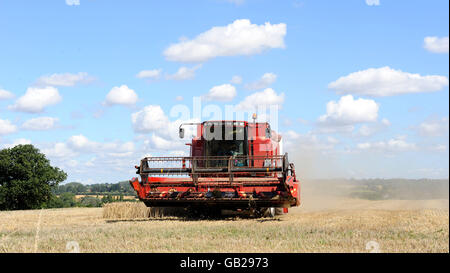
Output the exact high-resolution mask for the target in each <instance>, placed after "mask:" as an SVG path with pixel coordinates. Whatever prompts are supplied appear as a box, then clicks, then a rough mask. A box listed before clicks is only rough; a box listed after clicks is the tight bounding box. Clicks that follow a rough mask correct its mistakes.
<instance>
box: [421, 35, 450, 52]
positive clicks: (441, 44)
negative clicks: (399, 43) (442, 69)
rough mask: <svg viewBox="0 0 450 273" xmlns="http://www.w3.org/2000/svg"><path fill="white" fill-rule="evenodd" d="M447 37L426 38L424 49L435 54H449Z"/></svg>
mask: <svg viewBox="0 0 450 273" xmlns="http://www.w3.org/2000/svg"><path fill="white" fill-rule="evenodd" d="M448 42H449V40H448V36H447V37H436V36H433V37H425V39H424V43H423V47H424V48H425V49H426V50H428V51H430V52H433V53H448Z"/></svg>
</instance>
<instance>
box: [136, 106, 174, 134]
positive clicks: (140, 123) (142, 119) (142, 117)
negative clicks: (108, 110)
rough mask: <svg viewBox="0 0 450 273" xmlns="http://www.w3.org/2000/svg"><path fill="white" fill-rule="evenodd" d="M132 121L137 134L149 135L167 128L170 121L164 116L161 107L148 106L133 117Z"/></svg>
mask: <svg viewBox="0 0 450 273" xmlns="http://www.w3.org/2000/svg"><path fill="white" fill-rule="evenodd" d="M131 121H132V123H133V128H134V131H135V132H139V133H149V132H154V131H157V130H161V129H164V128H167V124H168V123H169V119H168V118H167V116H166V115H165V114H164V111H163V110H162V108H161V106H159V105H148V106H146V107H144V108H143V109H142V110H140V111H138V112H136V113H133V114H132V115H131Z"/></svg>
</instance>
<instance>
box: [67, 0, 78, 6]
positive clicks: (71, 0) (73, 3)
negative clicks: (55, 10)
mask: <svg viewBox="0 0 450 273" xmlns="http://www.w3.org/2000/svg"><path fill="white" fill-rule="evenodd" d="M66 5H68V6H79V5H80V0H66Z"/></svg>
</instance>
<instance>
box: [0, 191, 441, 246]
mask: <svg viewBox="0 0 450 273" xmlns="http://www.w3.org/2000/svg"><path fill="white" fill-rule="evenodd" d="M70 251H79V252H370V251H378V252H449V210H448V199H436V200H382V201H369V200H361V199H349V198H335V199H333V198H324V199H314V200H304V205H303V206H302V207H300V208H295V209H290V211H289V213H288V214H285V215H280V216H277V217H276V218H274V219H271V218H260V219H248V218H247V219H245V218H236V217H234V218H233V217H230V218H224V219H219V220H196V219H180V218H174V217H162V218H154V219H143V218H140V219H128V220H127V219H117V220H114V219H104V218H103V215H102V208H69V209H50V210H30V211H4V212H0V252H70Z"/></svg>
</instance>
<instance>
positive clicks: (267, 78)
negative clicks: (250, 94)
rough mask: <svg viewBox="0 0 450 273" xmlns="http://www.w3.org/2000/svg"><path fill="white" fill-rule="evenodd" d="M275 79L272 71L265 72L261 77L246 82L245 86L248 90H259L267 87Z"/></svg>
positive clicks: (275, 76)
mask: <svg viewBox="0 0 450 273" xmlns="http://www.w3.org/2000/svg"><path fill="white" fill-rule="evenodd" d="M276 80H277V75H276V74H274V73H265V74H264V75H262V77H261V79H259V80H257V81H255V82H252V83H249V84H246V85H245V88H246V89H248V90H259V89H264V88H267V87H269V86H270V85H271V84H272V83H274V82H275V81H276Z"/></svg>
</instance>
